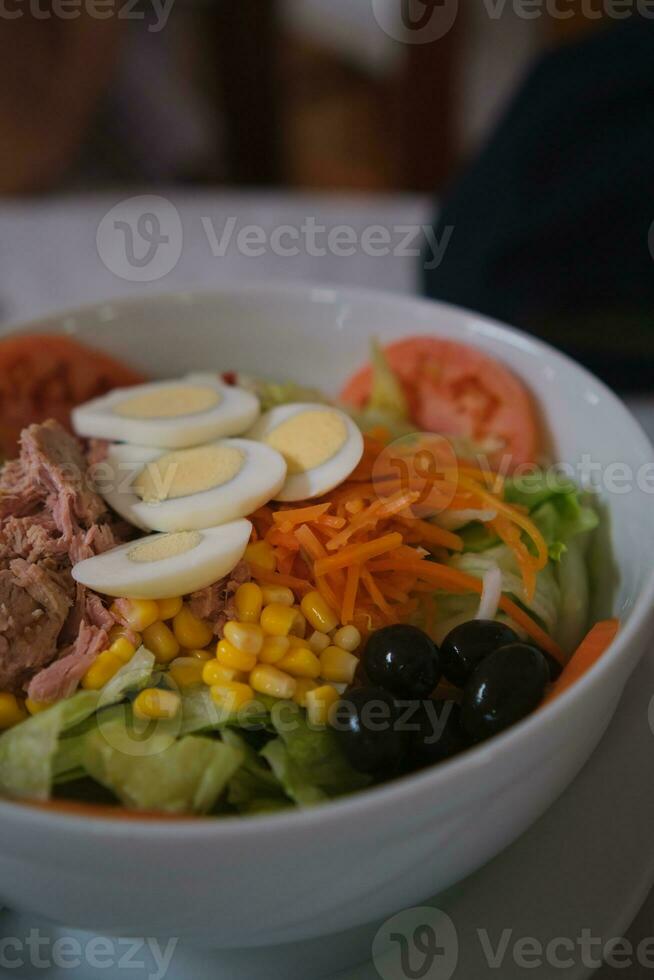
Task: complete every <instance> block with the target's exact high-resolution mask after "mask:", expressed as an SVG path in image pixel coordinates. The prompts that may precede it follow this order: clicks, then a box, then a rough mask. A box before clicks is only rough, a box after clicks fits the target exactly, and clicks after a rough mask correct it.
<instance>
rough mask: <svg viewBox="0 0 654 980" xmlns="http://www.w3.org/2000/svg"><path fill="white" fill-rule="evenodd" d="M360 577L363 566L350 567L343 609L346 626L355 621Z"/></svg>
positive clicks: (342, 614)
mask: <svg viewBox="0 0 654 980" xmlns="http://www.w3.org/2000/svg"><path fill="white" fill-rule="evenodd" d="M360 577H361V565H356V564H352V565H349V566H348V569H347V574H346V579H345V591H344V592H343V605H342V607H341V618H342V620H343V623H345V624H347V623H351V622H352V620H353V619H354V610H355V607H356V601H357V593H358V591H359V579H360Z"/></svg>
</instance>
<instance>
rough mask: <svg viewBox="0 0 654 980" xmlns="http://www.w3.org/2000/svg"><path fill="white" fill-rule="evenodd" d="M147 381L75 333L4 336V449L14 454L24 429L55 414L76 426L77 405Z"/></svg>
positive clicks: (0, 414)
mask: <svg viewBox="0 0 654 980" xmlns="http://www.w3.org/2000/svg"><path fill="white" fill-rule="evenodd" d="M144 380H145V377H144V376H143V374H141V373H140V372H139V371H135V370H133V369H132V368H131V367H128V366H127V365H126V364H123V363H122V362H121V361H119V360H117V359H116V358H114V357H111V356H110V355H109V354H105V353H103V352H102V351H99V350H94V349H93V348H91V347H86V346H85V345H84V344H80V343H79V341H77V340H74V339H73V338H72V337H64V336H60V335H58V334H17V335H16V336H9V337H6V338H4V339H2V340H0V453H1V454H2V455H3V456H4V457H12V456H14V455H15V454H16V451H17V443H18V437H19V436H20V433H21V430H22V429H24V428H25V426H27V425H30V424H31V423H32V422H43V421H44V420H45V419H48V418H54V419H56V420H57V421H58V422H61V424H62V425H64V426H66V428H68V429H70V412H71V409H72V408H74V407H75V405H80V404H82V402H85V401H88V400H89V399H91V398H96V397H98V396H99V395H104V394H106V393H107V392H108V391H111V389H112V388H119V387H127V386H129V385H133V384H138V383H140V382H142V381H144Z"/></svg>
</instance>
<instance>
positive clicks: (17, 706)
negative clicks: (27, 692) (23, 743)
mask: <svg viewBox="0 0 654 980" xmlns="http://www.w3.org/2000/svg"><path fill="white" fill-rule="evenodd" d="M25 718H27V712H26V711H25V708H24V707H23V705H22V703H21V702H20V701H19V700H18V698H17V697H16V695H15V694H10V693H9V691H2V692H0V729H6V728H13V726H14V725H17V724H18V722H19V721H24V720H25Z"/></svg>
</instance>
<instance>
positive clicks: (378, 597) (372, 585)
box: [361, 565, 393, 616]
mask: <svg viewBox="0 0 654 980" xmlns="http://www.w3.org/2000/svg"><path fill="white" fill-rule="evenodd" d="M361 581H362V582H363V584H364V585H365V587H366V589H367V591H368V595H369V596H370V598H371V599H372V601H373V602H374V604H375V605H376V606H377V607H378V608H379V609H381V611H382V612H383V613H384V615H385V616H392V615H393V610H392V609H391V607H390V606H389V604H388V603H387V602H386V600H385V599H384V596H383V595H382V594H381V592H380V591H379V589H378V587H377V584H376V582H375V580H374V578H373V577H372V575H371V574H370V572H369V571H368V569H367V568H366V566H365V565H362V566H361Z"/></svg>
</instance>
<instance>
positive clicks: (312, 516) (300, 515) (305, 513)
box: [273, 502, 331, 531]
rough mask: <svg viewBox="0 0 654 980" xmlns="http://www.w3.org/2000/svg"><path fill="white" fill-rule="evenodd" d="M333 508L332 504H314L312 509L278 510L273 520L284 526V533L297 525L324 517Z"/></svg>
mask: <svg viewBox="0 0 654 980" xmlns="http://www.w3.org/2000/svg"><path fill="white" fill-rule="evenodd" d="M330 507H331V502H328V503H326V504H314V505H313V506H312V507H296V508H295V509H294V510H277V511H275V513H274V514H273V520H274V522H275V524H277V525H280V524H281V525H288V526H284V527H283V530H284V531H290V530H291V529H292V528H293V527H295V525H296V524H308V523H310V522H311V521H315V520H316V518H318V517H322V515H323V514H326V513H327V511H328V510H329V508H330Z"/></svg>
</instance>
